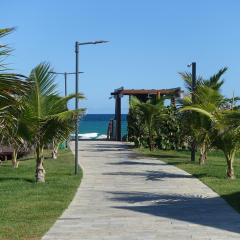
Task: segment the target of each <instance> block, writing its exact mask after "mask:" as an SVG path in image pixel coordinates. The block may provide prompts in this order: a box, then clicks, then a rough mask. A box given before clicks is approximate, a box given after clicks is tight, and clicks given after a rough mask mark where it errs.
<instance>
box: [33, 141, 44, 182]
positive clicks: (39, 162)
mask: <svg viewBox="0 0 240 240" xmlns="http://www.w3.org/2000/svg"><path fill="white" fill-rule="evenodd" d="M36 154H37V159H36V175H35V177H36V182H45V169H44V167H43V159H44V158H43V149H42V148H41V146H40V145H38V146H37V148H36Z"/></svg>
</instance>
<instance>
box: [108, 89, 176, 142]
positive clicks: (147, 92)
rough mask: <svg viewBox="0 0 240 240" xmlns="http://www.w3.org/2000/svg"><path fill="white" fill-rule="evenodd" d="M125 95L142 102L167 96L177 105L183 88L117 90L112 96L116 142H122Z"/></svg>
mask: <svg viewBox="0 0 240 240" xmlns="http://www.w3.org/2000/svg"><path fill="white" fill-rule="evenodd" d="M124 95H128V96H136V97H138V98H139V99H140V100H142V101H147V99H149V98H153V97H155V98H160V97H163V96H167V97H168V98H169V99H171V103H172V104H174V105H175V102H176V98H179V97H180V95H181V88H180V87H178V88H171V89H124V88H123V87H121V88H118V89H115V90H114V92H112V93H111V96H113V97H114V98H115V121H116V129H115V140H117V141H121V139H122V137H121V98H122V97H123V96H124Z"/></svg>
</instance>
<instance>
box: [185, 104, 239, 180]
mask: <svg viewBox="0 0 240 240" xmlns="http://www.w3.org/2000/svg"><path fill="white" fill-rule="evenodd" d="M181 111H194V112H197V113H199V114H201V115H203V116H205V117H206V118H208V119H209V121H211V130H210V131H209V134H210V136H211V138H212V140H211V141H212V144H213V145H214V146H215V147H217V148H218V149H220V150H222V151H223V153H224V156H225V159H226V162H227V177H228V178H230V179H234V178H235V175H234V169H233V162H234V159H235V154H236V152H237V151H238V150H239V149H240V111H239V110H238V109H237V110H235V109H227V110H226V109H221V108H216V107H215V108H214V107H213V106H212V105H211V104H208V105H207V104H206V105H194V106H189V107H184V108H183V109H182V110H181Z"/></svg>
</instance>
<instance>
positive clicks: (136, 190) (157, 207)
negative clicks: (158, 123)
mask: <svg viewBox="0 0 240 240" xmlns="http://www.w3.org/2000/svg"><path fill="white" fill-rule="evenodd" d="M79 155H80V163H81V165H82V166H83V168H84V178H83V181H82V183H81V186H80V188H79V189H78V191H77V193H76V196H75V198H74V200H73V201H72V203H71V204H70V206H69V208H68V209H67V210H66V211H65V212H64V213H63V215H62V216H61V217H60V218H59V219H58V220H57V222H56V223H55V224H54V226H53V227H52V228H51V229H50V231H49V232H48V233H47V234H46V235H45V236H44V237H43V239H44V240H49V239H56V240H61V239H67V240H75V239H79V240H90V239H91V240H102V239H106V240H107V239H111V240H125V239H126V240H150V239H151V240H152V239H162V240H168V239H169V240H170V239H174V240H175V239H177V240H188V239H195V240H198V239H199V240H200V239H201V240H203V239H208V240H211V239H214V240H221V239H222V240H232V239H238V240H239V239H240V215H239V214H238V213H236V212H235V211H234V210H233V209H232V208H231V207H229V206H228V205H227V204H226V203H225V201H224V200H222V199H221V198H220V197H218V195H217V194H216V193H214V192H213V191H212V190H210V189H209V188H208V187H207V186H205V185H204V184H202V183H201V182H200V181H198V180H197V179H195V178H193V177H191V175H189V174H187V173H186V172H184V171H182V170H180V169H178V168H176V167H174V166H170V165H166V164H164V163H163V162H161V161H158V160H156V159H155V160H154V159H149V158H145V157H141V156H136V154H134V153H133V152H132V151H131V150H129V149H128V148H127V146H126V145H124V144H121V143H114V142H100V141H99V142H91V141H82V142H80V152H79Z"/></svg>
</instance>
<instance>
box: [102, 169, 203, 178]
mask: <svg viewBox="0 0 240 240" xmlns="http://www.w3.org/2000/svg"><path fill="white" fill-rule="evenodd" d="M103 175H112V176H118V175H122V176H139V177H145V178H146V180H147V181H149V180H151V181H161V180H163V179H164V178H181V179H183V178H195V177H196V176H195V177H193V176H192V175H187V174H181V173H169V172H165V171H161V170H159V171H145V172H107V173H103ZM203 176H205V174H198V176H197V177H203Z"/></svg>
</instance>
